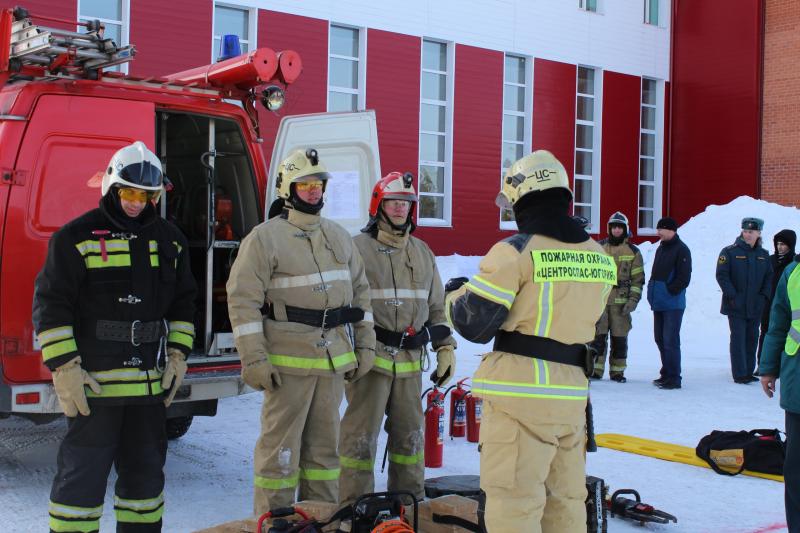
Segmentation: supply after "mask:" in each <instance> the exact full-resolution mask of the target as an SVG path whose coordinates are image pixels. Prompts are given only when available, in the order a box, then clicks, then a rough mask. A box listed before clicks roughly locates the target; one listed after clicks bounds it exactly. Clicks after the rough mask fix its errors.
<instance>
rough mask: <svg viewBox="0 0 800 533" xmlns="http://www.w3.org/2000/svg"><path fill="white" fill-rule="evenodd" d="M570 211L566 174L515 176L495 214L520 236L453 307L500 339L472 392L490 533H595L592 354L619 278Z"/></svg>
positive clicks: (525, 164) (554, 169) (549, 162)
mask: <svg viewBox="0 0 800 533" xmlns="http://www.w3.org/2000/svg"><path fill="white" fill-rule="evenodd" d="M571 200H572V192H571V191H570V189H569V177H568V176H567V172H566V170H565V169H564V166H563V165H562V164H561V163H560V162H559V161H558V159H556V158H555V157H554V156H553V154H551V153H550V152H548V151H546V150H537V151H535V152H533V153H531V154H529V155H527V156H525V157H523V158H522V159H520V160H519V161H517V162H515V163H514V164H513V165H511V168H509V170H508V172H507V173H506V176H505V178H504V179H503V185H502V189H501V191H500V194H499V195H498V198H497V204H498V206H500V207H501V208H505V209H508V208H513V210H514V216H515V219H516V222H517V227H518V228H519V233H517V234H516V235H513V236H512V237H509V238H507V239H504V240H502V241H500V242H498V243H497V244H495V245H494V246H493V247H492V248H491V250H489V253H488V254H487V255H486V257H484V258H483V259H482V260H481V262H480V272H479V273H478V274H476V275H475V276H473V277H472V278H471V279H470V280H469V281H468V282H467V283H465V284H463V285H462V286H461V287H459V288H457V289H455V290H453V291H452V292H448V294H447V296H446V300H445V302H446V303H445V309H446V311H447V314H448V317H449V319H450V321H451V323H452V325H453V326H454V327H455V329H456V331H458V332H459V333H460V334H461V335H462V336H464V338H466V339H468V340H470V341H472V342H477V343H486V342H488V341H490V340H491V339H492V338H494V347H493V350H492V351H491V352H489V353H487V354H486V355H484V356H483V360H482V361H481V364H480V366H479V367H478V370H477V372H476V373H475V376H474V378H473V388H472V392H473V394H475V395H477V396H480V397H482V398H483V400H484V403H483V409H484V411H483V421H482V424H481V435H480V441H481V442H480V447H479V449H480V453H481V465H480V479H481V488H482V489H483V490H484V492H485V493H486V514H485V517H486V526H487V529H488V531H490V532H492V533H494V532H505V531H526V532H540V531H544V532H552V533H563V532H566V531H581V530H583V529H585V528H586V508H585V506H584V501H585V499H586V486H585V483H586V480H585V456H584V443H585V439H586V435H585V425H586V414H585V411H586V403H587V397H588V394H589V387H588V380H587V377H586V376H587V375H588V374H589V373H590V372H591V371H592V368H593V366H594V357H593V353H594V352H593V350H591V349H590V348H589V347H588V345H587V343H588V342H590V341H591V340H592V339H593V337H594V331H595V324H596V323H597V319H598V318H600V315H601V314H602V312H603V310H604V309H605V306H606V301H607V299H608V295H609V293H610V292H611V288H612V287H613V286H614V285H616V283H617V269H616V266H615V265H614V261H613V260H612V259H611V257H609V256H608V255H607V254H606V253H605V252H604V251H603V248H602V247H601V246H600V245H599V244H597V243H596V242H595V241H594V240H592V239H591V238H590V237H589V235H588V234H587V233H586V232H585V231H584V230H583V229H582V228H581V227H580V225H579V224H578V223H577V222H576V221H575V220H573V219H572V217H570V216H569V215H567V210H568V208H569V203H570V201H571ZM451 281H453V280H451ZM455 285H457V283H451V282H448V286H447V287H446V288H447V289H450V288H455V287H454V286H455Z"/></svg>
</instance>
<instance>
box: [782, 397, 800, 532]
mask: <svg viewBox="0 0 800 533" xmlns="http://www.w3.org/2000/svg"><path fill="white" fill-rule="evenodd" d="M783 480H784V486H785V489H784V493H785V502H786V523H787V524H788V526H789V533H797V532H798V531H800V414H798V413H792V412H790V411H786V459H785V460H784V462H783Z"/></svg>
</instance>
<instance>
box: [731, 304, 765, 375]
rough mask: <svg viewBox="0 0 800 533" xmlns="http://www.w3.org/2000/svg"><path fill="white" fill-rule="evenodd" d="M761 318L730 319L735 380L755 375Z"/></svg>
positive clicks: (732, 365)
mask: <svg viewBox="0 0 800 533" xmlns="http://www.w3.org/2000/svg"><path fill="white" fill-rule="evenodd" d="M760 321H761V320H760V318H739V317H734V316H729V317H728V325H729V326H730V328H731V345H730V352H731V374H733V379H737V378H747V377H750V376H752V375H753V370H754V369H755V366H756V346H757V345H758V325H759V322H760Z"/></svg>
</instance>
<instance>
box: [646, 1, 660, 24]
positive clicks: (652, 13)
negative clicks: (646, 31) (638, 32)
mask: <svg viewBox="0 0 800 533" xmlns="http://www.w3.org/2000/svg"><path fill="white" fill-rule="evenodd" d="M644 23H645V24H652V25H653V26H658V0H644Z"/></svg>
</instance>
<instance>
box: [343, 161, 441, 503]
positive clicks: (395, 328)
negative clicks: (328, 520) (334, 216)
mask: <svg viewBox="0 0 800 533" xmlns="http://www.w3.org/2000/svg"><path fill="white" fill-rule="evenodd" d="M412 180H413V176H412V175H411V174H409V173H406V174H405V175H403V174H401V173H399V172H392V173H390V174H388V175H387V176H386V177H384V178H383V179H381V180H380V181H379V182H378V183H376V184H375V188H374V189H373V193H372V200H371V203H370V209H369V214H370V220H369V223H368V224H367V226H366V227H365V228H364V229H363V230H361V231H362V232H363V233H362V234H361V235H359V236H357V237H355V238H354V239H353V242H354V243H355V245H356V247H357V248H358V250H359V252H361V257H362V258H363V259H364V265H365V267H366V270H367V279H368V280H369V286H370V295H371V297H372V311H373V313H374V315H375V333H376V336H377V342H376V347H375V355H376V358H375V366H374V367H373V368H372V371H371V372H370V373H369V374H367V375H366V376H365V377H364V378H363V379H361V380H359V381H358V382H357V383H352V384H349V385H347V387H346V395H347V411H346V412H345V415H344V418H343V419H342V430H341V440H340V444H339V454H340V459H341V465H342V477H341V480H340V495H339V499H340V500H341V503H343V504H350V503H353V502H354V501H355V500H356V498H358V497H359V496H361V495H362V494H366V493H369V492H374V490H375V478H374V474H373V470H374V467H375V457H376V452H377V443H378V433H379V432H380V425H381V421H382V420H383V416H384V414H386V415H387V420H386V426H385V427H386V432H387V433H388V434H389V440H388V457H389V479H388V483H387V487H388V489H389V490H406V491H409V492H411V493H412V494H414V495H415V496H416V497H417V498H418V499H420V500H421V499H422V498H423V497H424V496H425V487H424V483H425V459H424V442H423V440H424V439H423V436H422V424H423V418H424V417H423V413H422V403H421V402H420V394H421V392H422V379H421V371H422V369H423V366H424V364H425V362H426V355H427V351H426V345H427V344H428V343H429V342H430V343H431V344H432V345H433V348H434V349H435V350H436V353H437V360H438V366H437V369H436V371H435V372H434V373H433V375H431V379H432V380H433V381H434V382H436V383H437V384H438V385H444V384H445V383H446V382H447V381H448V380H449V379H450V378H451V377H452V376H453V373H454V372H455V354H454V348H455V347H456V341H455V339H453V337H452V336H451V334H450V327H449V326H448V325H447V319H446V317H445V314H444V287H443V286H442V281H441V278H440V277H439V272H438V270H437V268H436V258H435V257H434V255H433V252H431V250H430V248H428V245H427V244H425V243H424V242H423V241H421V240H419V239H417V238H416V237H412V236H411V232H412V231H414V223H413V222H412V221H413V218H414V208H415V207H416V204H417V195H416V192H415V191H414V187H413V185H412V184H411V182H412Z"/></svg>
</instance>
